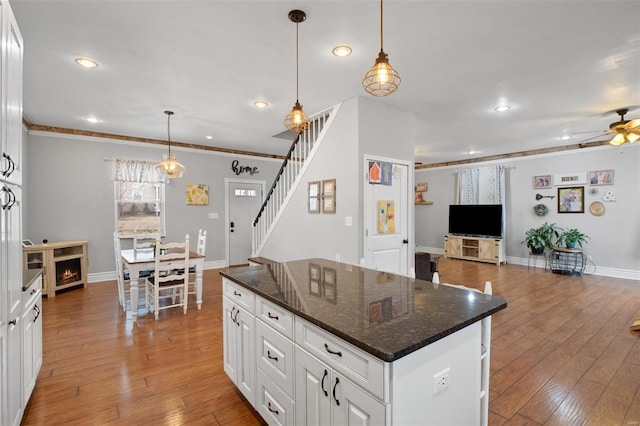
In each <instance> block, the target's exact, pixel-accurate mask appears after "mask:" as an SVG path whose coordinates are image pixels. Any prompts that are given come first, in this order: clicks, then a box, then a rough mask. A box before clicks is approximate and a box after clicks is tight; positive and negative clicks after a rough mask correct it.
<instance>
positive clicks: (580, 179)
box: [553, 172, 587, 186]
mask: <svg viewBox="0 0 640 426" xmlns="http://www.w3.org/2000/svg"><path fill="white" fill-rule="evenodd" d="M585 183H587V173H586V172H574V173H562V174H559V175H553V184H554V185H555V186H567V185H584V184H585Z"/></svg>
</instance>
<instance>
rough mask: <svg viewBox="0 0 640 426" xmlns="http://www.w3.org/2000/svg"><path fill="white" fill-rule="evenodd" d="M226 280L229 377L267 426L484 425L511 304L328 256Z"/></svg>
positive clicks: (234, 272)
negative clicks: (492, 361) (496, 322)
mask: <svg viewBox="0 0 640 426" xmlns="http://www.w3.org/2000/svg"><path fill="white" fill-rule="evenodd" d="M221 275H222V277H223V280H222V282H223V305H224V311H225V312H224V316H223V322H224V326H223V327H224V328H223V330H224V365H225V371H226V373H227V374H228V375H229V377H230V378H231V379H232V380H233V381H234V383H235V384H236V386H237V387H238V388H239V389H240V391H241V392H242V393H243V395H244V396H245V397H246V398H247V400H248V401H249V402H250V403H251V404H252V405H253V406H254V407H255V408H256V409H257V410H258V412H259V413H260V414H261V415H262V416H263V418H264V419H265V420H266V421H267V422H268V423H269V424H291V425H293V424H296V425H304V424H320V425H333V424H335V425H339V424H372V425H378V424H386V425H403V426H404V425H412V424H416V425H417V424H420V425H426V424H438V425H441V424H464V425H472V424H483V423H485V424H486V421H487V407H488V379H489V378H488V374H489V369H488V366H489V354H490V347H489V346H490V333H491V330H490V316H491V315H492V314H493V313H495V312H497V311H499V310H501V309H504V308H506V306H507V305H506V302H505V300H504V299H502V298H501V297H497V296H491V295H485V294H483V293H478V292H475V291H470V290H465V289H460V288H453V287H449V286H446V285H438V284H433V283H430V282H427V281H421V280H414V279H411V278H407V277H404V276H400V275H395V274H390V273H385V272H378V271H374V270H370V269H366V268H361V267H359V266H356V265H350V264H345V263H339V262H334V261H329V260H325V259H306V260H299V261H292V262H284V263H278V262H274V263H267V264H264V265H262V266H252V267H246V268H233V269H227V270H224V271H222V272H221Z"/></svg>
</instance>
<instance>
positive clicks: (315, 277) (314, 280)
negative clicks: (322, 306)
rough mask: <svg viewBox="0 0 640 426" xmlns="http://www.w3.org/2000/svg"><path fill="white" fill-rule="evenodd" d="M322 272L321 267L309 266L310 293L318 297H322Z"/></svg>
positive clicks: (311, 264)
mask: <svg viewBox="0 0 640 426" xmlns="http://www.w3.org/2000/svg"><path fill="white" fill-rule="evenodd" d="M320 271H321V267H320V265H316V264H313V263H310V264H309V293H311V294H313V295H315V296H318V297H320V295H321V288H320Z"/></svg>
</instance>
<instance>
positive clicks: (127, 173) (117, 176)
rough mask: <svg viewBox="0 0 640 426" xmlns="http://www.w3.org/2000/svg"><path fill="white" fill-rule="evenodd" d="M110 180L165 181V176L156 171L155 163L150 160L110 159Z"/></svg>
mask: <svg viewBox="0 0 640 426" xmlns="http://www.w3.org/2000/svg"><path fill="white" fill-rule="evenodd" d="M111 180H113V181H120V182H139V183H165V182H166V176H165V175H164V174H162V173H158V170H157V169H156V163H154V162H151V161H137V160H124V159H121V158H113V159H112V160H111Z"/></svg>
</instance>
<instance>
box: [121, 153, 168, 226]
mask: <svg viewBox="0 0 640 426" xmlns="http://www.w3.org/2000/svg"><path fill="white" fill-rule="evenodd" d="M111 180H113V196H114V204H115V209H114V210H115V229H116V231H117V232H118V234H119V235H120V236H122V237H130V236H133V235H134V234H138V235H140V234H153V235H161V236H162V235H165V227H164V224H165V220H164V216H165V199H164V185H165V177H164V176H163V175H160V174H158V171H157V169H156V164H155V163H153V162H150V161H137V160H124V159H118V158H114V159H112V161H111Z"/></svg>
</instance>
